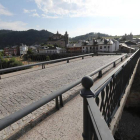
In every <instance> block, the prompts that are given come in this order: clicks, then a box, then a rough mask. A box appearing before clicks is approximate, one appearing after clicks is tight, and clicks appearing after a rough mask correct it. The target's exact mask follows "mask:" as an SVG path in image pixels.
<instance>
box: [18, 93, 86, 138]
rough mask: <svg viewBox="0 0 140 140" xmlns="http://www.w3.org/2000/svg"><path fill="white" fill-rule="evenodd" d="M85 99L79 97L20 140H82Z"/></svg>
mask: <svg viewBox="0 0 140 140" xmlns="http://www.w3.org/2000/svg"><path fill="white" fill-rule="evenodd" d="M82 124H83V98H82V97H81V96H80V95H78V96H77V97H75V98H74V99H73V100H72V101H70V102H68V103H67V104H66V105H65V106H64V107H63V108H61V109H60V110H59V111H57V112H56V113H55V114H53V115H51V116H49V117H48V118H47V119H45V120H44V121H43V122H41V123H40V124H38V125H37V126H36V127H34V128H33V129H32V130H30V131H29V132H28V133H26V134H25V135H24V136H22V137H21V138H19V140H82V139H83V138H82V132H83V126H82Z"/></svg>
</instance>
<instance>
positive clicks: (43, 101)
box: [0, 54, 127, 131]
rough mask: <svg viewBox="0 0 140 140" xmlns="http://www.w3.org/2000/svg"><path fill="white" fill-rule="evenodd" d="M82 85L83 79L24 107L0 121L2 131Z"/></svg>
mask: <svg viewBox="0 0 140 140" xmlns="http://www.w3.org/2000/svg"><path fill="white" fill-rule="evenodd" d="M126 55H127V54H124V55H122V56H121V57H119V58H117V59H115V60H114V61H112V62H110V63H109V64H110V65H111V64H113V63H114V62H116V61H118V60H119V59H122V58H123V57H124V56H126ZM42 63H43V62H42ZM42 63H41V64H42ZM109 64H107V65H105V66H103V67H102V69H100V68H99V69H98V70H95V71H93V72H92V73H90V74H88V75H89V76H93V75H94V74H96V73H98V72H99V71H100V70H103V69H104V68H106V67H107V66H108V65H109ZM80 83H81V79H78V80H77V81H75V82H71V83H70V84H68V85H66V86H64V87H62V88H61V89H59V90H57V91H55V92H52V93H51V94H49V95H47V96H45V97H43V98H42V99H39V100H38V101H36V102H34V103H32V104H30V105H28V106H26V107H24V108H23V109H20V110H19V111H17V112H15V113H13V114H10V115H9V116H7V117H5V118H2V119H0V131H1V130H2V129H4V128H6V127H7V126H9V125H11V124H13V123H14V122H16V121H18V120H19V119H21V118H23V117H24V116H26V115H28V114H29V113H32V112H33V111H35V110H36V109H38V108H39V107H41V106H43V105H45V104H46V103H48V102H50V101H51V100H53V99H55V98H56V97H58V96H60V95H62V94H63V93H64V92H66V91H68V90H70V89H71V88H73V87H75V86H77V85H78V84H80Z"/></svg>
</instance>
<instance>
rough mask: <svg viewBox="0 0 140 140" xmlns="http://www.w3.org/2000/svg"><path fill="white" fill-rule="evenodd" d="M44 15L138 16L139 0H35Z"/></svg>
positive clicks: (139, 10)
mask: <svg viewBox="0 0 140 140" xmlns="http://www.w3.org/2000/svg"><path fill="white" fill-rule="evenodd" d="M35 3H36V4H37V6H38V8H39V9H40V10H42V11H43V12H44V14H45V15H46V16H50V15H51V17H52V16H69V17H88V16H90V17H94V16H105V17H106V16H107V17H112V16H113V17H114V16H124V17H126V16H127V17H128V16H129V17H132V16H138V13H139V12H140V9H139V4H140V1H139V0H135V1H133V2H132V1H131V0H98V1H97V0H35Z"/></svg>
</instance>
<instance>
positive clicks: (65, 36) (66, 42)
mask: <svg viewBox="0 0 140 140" xmlns="http://www.w3.org/2000/svg"><path fill="white" fill-rule="evenodd" d="M64 38H65V47H67V44H68V42H69V35H68V33H67V31H66V32H65V34H64Z"/></svg>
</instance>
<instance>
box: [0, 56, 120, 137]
mask: <svg viewBox="0 0 140 140" xmlns="http://www.w3.org/2000/svg"><path fill="white" fill-rule="evenodd" d="M118 57H120V56H118V55H115V56H96V57H89V58H86V59H83V60H78V61H74V62H70V63H66V64H62V65H58V66H54V67H49V68H47V67H46V69H41V70H37V71H33V72H30V73H24V74H21V75H16V76H13V77H9V78H4V79H1V80H0V119H1V118H3V117H5V116H7V115H9V114H11V113H13V112H15V111H17V110H19V109H22V108H23V107H25V106H27V105H29V104H31V103H32V102H34V101H36V100H38V99H40V98H42V97H43V96H46V95H48V94H50V93H51V92H52V91H55V90H57V89H59V88H60V87H62V86H64V85H66V84H68V83H70V82H72V81H74V80H76V79H78V78H82V77H83V76H84V75H86V74H88V73H90V72H92V71H93V70H95V69H97V68H99V67H101V66H103V65H105V64H106V63H108V62H109V61H112V60H115V59H116V58H118ZM52 106H54V102H50V103H49V104H48V105H45V106H43V107H41V108H40V109H38V110H37V111H34V112H33V113H31V114H29V115H28V116H26V117H24V118H23V119H21V120H19V121H18V122H16V123H14V124H13V125H11V126H9V127H7V128H6V129H4V130H2V131H1V132H0V139H4V138H6V137H7V136H8V135H10V134H11V133H13V132H14V131H16V130H17V129H19V128H21V127H22V126H24V125H25V124H27V123H28V122H30V121H31V120H32V119H34V118H35V117H37V116H38V115H39V114H41V113H43V112H44V111H45V112H46V111H47V109H48V108H49V107H52ZM44 108H45V109H44Z"/></svg>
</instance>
